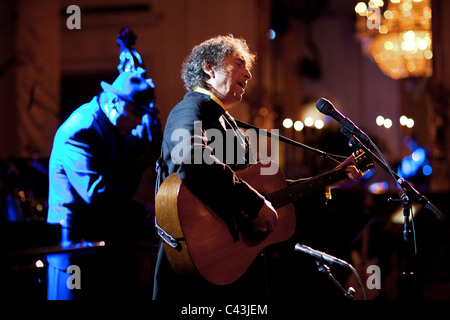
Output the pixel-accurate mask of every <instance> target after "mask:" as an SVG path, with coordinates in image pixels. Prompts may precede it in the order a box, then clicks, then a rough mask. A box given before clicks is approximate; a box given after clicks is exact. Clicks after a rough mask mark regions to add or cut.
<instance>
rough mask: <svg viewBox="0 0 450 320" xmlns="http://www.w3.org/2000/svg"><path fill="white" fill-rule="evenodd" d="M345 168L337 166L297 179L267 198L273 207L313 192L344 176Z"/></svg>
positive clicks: (281, 205)
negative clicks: (327, 170)
mask: <svg viewBox="0 0 450 320" xmlns="http://www.w3.org/2000/svg"><path fill="white" fill-rule="evenodd" d="M346 176H347V175H346V173H345V168H344V167H341V168H337V169H334V170H332V171H329V172H326V173H324V174H321V175H318V176H315V177H313V178H310V179H308V180H302V181H297V182H294V183H292V184H291V185H289V186H288V187H286V188H284V189H281V190H278V191H276V192H273V193H271V194H270V195H269V196H268V199H269V200H270V202H271V203H272V205H273V206H274V208H275V209H277V208H281V207H283V206H285V205H287V204H289V203H292V202H294V201H296V200H299V199H301V198H304V197H306V196H308V195H311V194H313V193H314V192H316V191H319V190H320V189H322V188H324V187H326V186H329V185H331V184H333V183H335V182H338V181H340V180H342V179H344V178H345V177H346Z"/></svg>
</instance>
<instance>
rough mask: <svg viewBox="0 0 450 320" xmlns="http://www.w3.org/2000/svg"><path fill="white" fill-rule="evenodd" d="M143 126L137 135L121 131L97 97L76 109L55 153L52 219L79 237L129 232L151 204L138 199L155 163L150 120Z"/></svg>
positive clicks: (57, 139) (96, 237) (51, 167)
mask: <svg viewBox="0 0 450 320" xmlns="http://www.w3.org/2000/svg"><path fill="white" fill-rule="evenodd" d="M147 120H148V119H147ZM140 129H143V130H142V131H141V132H140V134H139V135H136V136H134V135H131V134H130V135H128V136H121V135H118V134H116V131H115V127H114V126H113V125H112V124H111V123H110V121H109V120H108V118H107V117H106V115H105V114H104V112H103V111H102V110H101V108H100V106H99V104H98V101H97V97H95V98H94V99H93V100H92V101H91V102H90V103H87V104H85V105H83V106H81V107H80V108H78V109H77V110H75V111H74V112H73V113H72V115H71V116H70V117H69V118H68V119H67V120H66V121H65V122H64V123H63V124H62V125H61V127H60V128H59V129H58V131H57V133H56V135H55V138H54V143H53V149H52V153H51V156H50V163H49V212H48V218H47V221H48V222H49V223H60V224H61V225H62V226H63V227H68V228H70V230H71V237H72V239H71V240H73V241H79V240H80V239H81V238H84V239H85V240H96V241H98V240H107V239H110V238H120V237H123V236H124V233H125V232H126V230H127V227H131V226H132V224H133V223H135V222H136V221H137V217H138V216H143V213H144V209H145V207H144V205H142V204H140V203H137V202H135V201H133V200H132V196H133V195H134V193H135V191H136V189H137V187H138V184H139V181H140V178H141V175H142V173H143V172H144V169H145V168H146V166H147V165H149V162H148V161H147V160H148V159H149V157H147V152H148V151H149V146H150V140H151V133H150V130H149V123H146V122H145V121H144V122H143V125H142V126H141V128H140ZM150 196H152V195H150Z"/></svg>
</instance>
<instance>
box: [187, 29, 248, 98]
mask: <svg viewBox="0 0 450 320" xmlns="http://www.w3.org/2000/svg"><path fill="white" fill-rule="evenodd" d="M233 56H237V57H239V58H243V59H244V61H245V64H246V67H247V68H248V69H249V70H250V69H251V67H252V66H253V63H254V62H255V57H256V55H255V54H254V53H251V52H250V49H249V47H248V45H247V42H246V41H245V40H244V39H243V38H235V37H234V36H233V35H232V34H228V35H226V36H217V37H214V38H211V39H209V40H206V41H204V42H202V43H201V44H199V45H198V46H195V47H194V48H193V49H192V52H191V54H190V55H189V56H187V57H186V59H185V60H184V62H183V65H182V68H181V78H182V79H183V81H184V87H185V88H186V90H187V91H192V90H194V89H195V88H196V87H202V88H206V87H207V86H206V80H208V77H209V76H208V75H207V74H206V73H205V72H204V71H203V66H204V64H205V63H207V62H209V63H212V64H213V65H214V66H218V67H220V66H222V63H223V61H224V58H225V57H233Z"/></svg>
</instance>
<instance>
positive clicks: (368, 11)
mask: <svg viewBox="0 0 450 320" xmlns="http://www.w3.org/2000/svg"><path fill="white" fill-rule="evenodd" d="M386 2H388V4H387V5H386V4H385V3H384V1H382V0H372V1H369V2H368V3H367V4H366V3H364V2H359V3H358V4H357V5H356V6H355V12H356V13H357V21H356V29H357V35H358V39H359V41H360V42H361V47H362V51H363V52H364V54H367V55H368V56H370V57H372V58H373V59H374V60H375V62H376V63H377V64H378V66H379V68H380V69H381V71H382V72H383V73H384V74H386V75H388V76H389V77H391V78H393V79H402V78H408V77H430V76H431V74H432V64H431V59H432V58H433V51H432V46H431V43H432V41H431V40H432V33H431V4H430V0H390V1H389V0H386Z"/></svg>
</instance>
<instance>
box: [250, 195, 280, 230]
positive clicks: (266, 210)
mask: <svg viewBox="0 0 450 320" xmlns="http://www.w3.org/2000/svg"><path fill="white" fill-rule="evenodd" d="M277 226H278V213H277V211H276V210H275V209H274V207H273V206H272V204H271V203H270V201H268V200H264V205H263V207H262V208H261V210H260V211H259V214H258V216H257V217H256V218H255V219H254V220H253V227H254V228H255V230H256V231H260V232H272V231H274V230H275V228H276V227H277Z"/></svg>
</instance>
